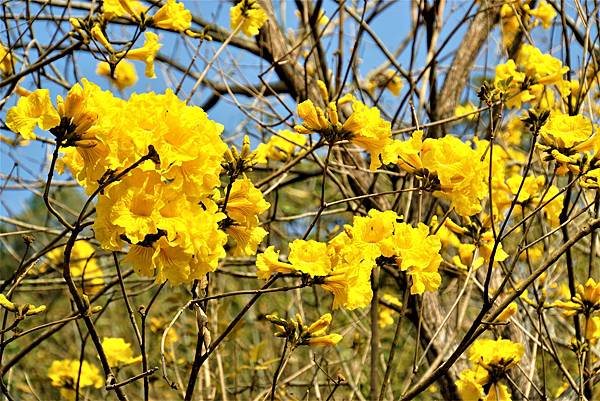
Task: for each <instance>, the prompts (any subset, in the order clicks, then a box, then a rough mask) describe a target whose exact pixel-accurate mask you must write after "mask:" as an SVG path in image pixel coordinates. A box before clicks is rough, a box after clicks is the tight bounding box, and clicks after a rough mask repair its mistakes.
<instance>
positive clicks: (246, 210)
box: [225, 176, 271, 224]
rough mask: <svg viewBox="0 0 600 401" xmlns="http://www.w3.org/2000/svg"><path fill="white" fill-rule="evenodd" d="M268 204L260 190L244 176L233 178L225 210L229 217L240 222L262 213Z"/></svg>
mask: <svg viewBox="0 0 600 401" xmlns="http://www.w3.org/2000/svg"><path fill="white" fill-rule="evenodd" d="M270 206H271V204H270V203H269V202H267V201H266V200H265V199H264V198H263V194H262V192H261V191H260V190H259V189H257V188H256V187H255V186H254V184H252V181H250V180H249V179H248V178H247V177H246V176H244V177H243V178H241V179H237V180H235V181H234V183H233V185H232V186H231V191H230V193H229V198H228V200H227V205H226V209H225V210H226V212H227V215H228V216H229V217H230V218H232V219H233V220H235V221H236V222H237V223H240V224H242V223H245V222H246V221H248V220H251V219H253V218H254V217H255V216H257V215H259V214H262V213H264V212H265V211H267V210H268V209H269V207H270Z"/></svg>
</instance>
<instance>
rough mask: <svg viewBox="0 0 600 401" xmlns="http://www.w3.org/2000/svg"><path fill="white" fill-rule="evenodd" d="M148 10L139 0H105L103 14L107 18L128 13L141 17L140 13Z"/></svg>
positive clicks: (136, 17)
mask: <svg viewBox="0 0 600 401" xmlns="http://www.w3.org/2000/svg"><path fill="white" fill-rule="evenodd" d="M145 10H146V7H144V6H143V5H142V4H141V3H140V2H139V1H137V0H104V1H103V15H104V18H106V19H109V20H110V19H113V18H117V17H125V16H127V15H129V16H131V17H133V18H134V19H136V20H137V19H139V16H140V13H142V12H143V11H145Z"/></svg>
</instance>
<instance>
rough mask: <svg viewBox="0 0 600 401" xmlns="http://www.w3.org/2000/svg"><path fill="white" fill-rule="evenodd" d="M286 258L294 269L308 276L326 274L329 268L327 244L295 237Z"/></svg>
mask: <svg viewBox="0 0 600 401" xmlns="http://www.w3.org/2000/svg"><path fill="white" fill-rule="evenodd" d="M288 260H289V261H290V263H291V264H292V266H293V267H294V269H296V270H298V271H301V272H302V273H306V274H308V275H310V276H313V277H314V276H326V275H327V274H328V273H329V271H330V270H331V261H330V260H329V256H328V255H327V244H325V243H323V242H317V241H314V240H308V241H305V240H300V239H297V240H295V241H294V242H292V243H291V244H290V254H289V256H288Z"/></svg>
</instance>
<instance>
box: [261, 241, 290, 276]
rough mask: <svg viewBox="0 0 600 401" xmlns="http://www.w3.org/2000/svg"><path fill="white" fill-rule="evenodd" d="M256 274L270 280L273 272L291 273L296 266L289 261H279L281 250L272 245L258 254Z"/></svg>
mask: <svg viewBox="0 0 600 401" xmlns="http://www.w3.org/2000/svg"><path fill="white" fill-rule="evenodd" d="M256 268H257V272H256V275H257V276H258V278H260V279H263V280H268V279H269V277H271V275H273V273H291V272H293V271H294V267H293V266H292V265H291V264H289V263H284V262H280V261H279V251H276V250H275V247H274V246H270V247H268V248H267V249H265V251H264V252H263V253H261V254H259V255H257V256H256Z"/></svg>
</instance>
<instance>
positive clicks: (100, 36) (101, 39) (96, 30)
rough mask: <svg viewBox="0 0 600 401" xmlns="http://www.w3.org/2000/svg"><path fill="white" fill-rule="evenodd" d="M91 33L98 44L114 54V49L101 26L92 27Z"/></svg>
mask: <svg viewBox="0 0 600 401" xmlns="http://www.w3.org/2000/svg"><path fill="white" fill-rule="evenodd" d="M90 33H91V34H92V37H93V38H94V39H95V40H96V41H97V42H98V43H100V44H101V45H102V46H104V48H105V49H106V50H108V51H109V52H111V53H112V52H114V49H113V47H112V45H111V44H110V42H109V41H108V39H107V38H106V36H105V35H104V32H102V28H100V25H99V24H94V26H93V27H92V29H91V31H90Z"/></svg>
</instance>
